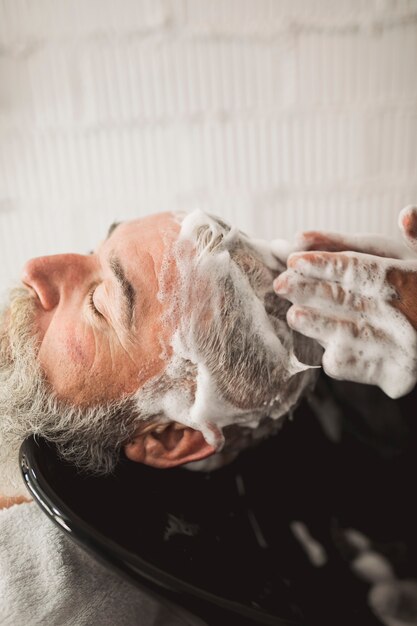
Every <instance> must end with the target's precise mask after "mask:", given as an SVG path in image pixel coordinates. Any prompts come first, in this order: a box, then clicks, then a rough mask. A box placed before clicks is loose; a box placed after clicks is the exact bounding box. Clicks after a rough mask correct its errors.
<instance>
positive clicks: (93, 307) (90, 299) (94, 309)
mask: <svg viewBox="0 0 417 626" xmlns="http://www.w3.org/2000/svg"><path fill="white" fill-rule="evenodd" d="M96 288H97V285H94V287H93V288H92V289H90V291H89V294H88V308H89V309H90V311H92V312H93V313H94V315H95V316H96V317H104V316H103V315H102V314H101V313H100V311H99V310H98V308H97V307H96V305H95V304H94V292H95V290H96Z"/></svg>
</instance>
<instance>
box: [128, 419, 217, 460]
mask: <svg viewBox="0 0 417 626" xmlns="http://www.w3.org/2000/svg"><path fill="white" fill-rule="evenodd" d="M124 452H125V454H126V456H127V458H128V459H130V460H131V461H136V462H137V463H144V464H145V465H150V466H152V467H157V468H160V469H165V468H167V467H175V466H177V465H183V464H184V463H191V462H192V461H201V460H202V459H205V458H207V457H208V456H210V455H212V454H214V453H215V452H216V448H214V446H211V445H210V444H208V443H207V442H206V440H205V439H204V437H203V435H202V433H201V432H200V431H199V430H194V428H190V427H189V426H185V425H184V424H179V423H178V422H168V423H167V424H153V425H149V427H145V428H143V429H140V430H139V431H138V432H137V433H136V434H135V436H134V438H133V440H132V441H129V442H128V443H127V444H125V446H124Z"/></svg>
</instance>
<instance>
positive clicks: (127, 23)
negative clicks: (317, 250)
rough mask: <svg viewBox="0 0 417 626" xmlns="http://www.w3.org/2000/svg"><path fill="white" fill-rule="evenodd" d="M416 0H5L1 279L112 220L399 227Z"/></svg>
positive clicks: (84, 239) (412, 197)
mask: <svg viewBox="0 0 417 626" xmlns="http://www.w3.org/2000/svg"><path fill="white" fill-rule="evenodd" d="M416 66H417V0H337V1H336V2H335V1H334V0H0V281H1V282H0V285H1V287H2V288H4V286H6V285H7V284H9V283H10V281H11V279H12V278H13V277H15V276H17V275H18V270H19V268H20V267H21V265H22V264H23V262H24V261H25V260H26V259H27V258H29V257H30V256H35V255H39V254H44V253H54V252H60V251H64V250H66V251H80V252H83V251H86V250H88V249H90V248H91V247H92V246H93V245H94V244H95V243H96V242H97V240H98V239H99V238H100V237H101V236H102V234H103V233H104V231H105V229H106V227H107V225H108V224H109V223H110V222H111V221H113V220H114V219H123V218H130V217H133V216H140V215H143V214H146V213H149V212H156V211H160V210H167V209H177V208H186V209H189V208H194V207H196V206H200V207H202V208H204V209H207V210H210V211H212V212H215V213H217V214H220V215H223V216H224V217H226V218H228V219H230V220H232V221H233V222H235V223H237V224H238V225H239V226H240V227H241V228H243V229H245V230H247V231H251V232H253V233H256V234H258V235H259V236H264V237H291V236H292V235H293V233H294V232H295V231H296V230H300V229H303V228H313V227H317V228H326V229H338V230H347V231H358V230H362V231H363V230H368V231H376V232H384V233H388V234H393V233H394V232H395V224H396V215H397V212H398V210H399V209H400V208H401V207H402V206H404V205H405V204H408V203H411V202H417V71H416Z"/></svg>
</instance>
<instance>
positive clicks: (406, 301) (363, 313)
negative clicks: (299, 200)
mask: <svg viewBox="0 0 417 626" xmlns="http://www.w3.org/2000/svg"><path fill="white" fill-rule="evenodd" d="M399 227H400V230H401V233H402V236H403V239H404V241H405V244H406V245H402V244H400V243H397V242H395V241H394V240H389V239H384V238H382V237H379V236H376V237H373V238H372V240H370V239H369V237H365V236H364V237H362V236H354V237H348V236H346V237H345V236H343V235H338V234H333V233H324V232H307V233H304V234H303V235H301V236H300V237H299V238H298V241H297V243H296V246H295V247H294V248H295V249H296V250H298V251H299V250H302V251H301V252H295V253H293V254H291V255H290V256H289V257H288V269H287V271H286V272H284V273H283V274H281V275H280V276H279V277H278V278H277V279H276V281H275V283H274V288H275V291H276V292H277V293H278V294H279V295H280V296H282V297H285V298H287V299H288V300H289V301H290V302H292V303H293V306H292V307H291V308H290V309H289V311H288V314H287V320H288V323H289V325H290V326H291V327H292V328H293V329H294V330H297V331H298V332H300V333H302V334H304V335H306V336H308V337H312V338H314V339H316V340H317V341H318V342H319V343H320V344H321V345H322V346H323V347H324V348H325V352H324V355H323V368H324V370H325V371H326V373H327V374H329V375H330V376H332V377H334V378H338V379H344V380H350V381H353V382H364V372H365V365H366V374H367V375H369V376H370V379H369V380H368V381H367V382H371V383H372V384H375V385H379V386H380V387H381V388H382V389H383V390H384V391H385V392H386V393H388V395H391V396H392V397H394V396H395V397H398V395H404V394H405V393H408V391H410V390H411V389H412V388H413V387H414V385H415V383H416V382H417V332H416V331H417V208H416V207H407V208H405V209H403V211H402V212H401V213H400V217H399ZM346 251H349V252H346ZM375 271H376V272H375ZM375 273H376V274H378V278H377V279H375ZM364 276H365V277H366V278H365V280H364ZM393 308H394V309H396V310H397V311H399V312H400V319H402V320H404V321H407V322H408V324H405V325H403V328H405V332H402V330H401V321H397V322H396V323H394V324H393V325H391V328H390V329H387V328H386V325H385V326H384V324H383V323H382V321H384V320H386V319H387V318H388V316H390V317H392V311H393ZM407 327H408V330H407ZM363 338H365V339H366V340H367V341H368V343H369V342H371V343H372V356H371V357H370V359H368V362H367V363H365V362H364V354H363V350H362V348H363V345H362V342H361V340H362V339H363ZM388 354H390V355H391V357H392V358H390V359H387V355H388ZM398 363H402V364H403V367H404V384H403V386H402V388H401V389H400V391H399V392H398V390H395V389H394V388H393V387H390V383H389V379H390V374H391V373H392V374H395V373H396V372H391V371H390V368H392V367H394V368H397V367H398ZM387 380H388V383H387V382H386V381H387Z"/></svg>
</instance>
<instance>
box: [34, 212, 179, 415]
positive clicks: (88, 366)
mask: <svg viewBox="0 0 417 626" xmlns="http://www.w3.org/2000/svg"><path fill="white" fill-rule="evenodd" d="M178 231H179V226H178V224H176V222H175V221H174V219H173V216H172V215H171V214H170V213H161V214H159V215H153V216H149V217H146V218H144V219H138V220H134V221H132V222H125V223H122V224H119V225H118V226H117V227H116V228H115V229H114V231H113V232H112V233H111V235H110V236H109V237H108V238H107V239H106V240H105V241H104V242H103V243H101V244H100V245H99V246H98V248H97V249H96V250H95V251H94V252H93V253H92V254H90V255H78V254H60V255H54V256H47V257H39V258H35V259H32V260H31V261H29V262H28V263H27V264H26V265H25V267H24V270H23V276H22V280H23V283H24V284H25V285H26V286H27V287H28V288H30V289H31V290H32V292H33V294H34V297H35V302H36V309H37V310H36V323H35V332H36V334H37V337H38V340H39V353H38V360H39V362H40V364H41V366H42V369H43V371H44V372H45V374H46V377H47V379H48V381H49V382H50V384H51V385H52V387H53V388H54V390H55V392H56V393H57V395H58V396H59V397H61V398H63V399H71V402H73V403H74V404H80V405H87V404H90V403H93V402H95V401H102V400H103V399H106V400H112V399H114V398H118V397H120V396H122V395H123V394H128V393H131V392H133V391H135V390H136V389H138V387H140V386H142V385H143V384H144V383H145V382H146V381H147V380H148V379H150V378H151V377H152V376H155V375H156V374H158V373H159V372H160V371H162V369H163V368H164V365H165V363H164V362H163V361H162V359H161V358H160V353H161V345H160V339H159V338H160V336H163V335H164V332H165V331H164V330H163V329H162V327H161V319H160V317H161V314H162V307H161V303H160V302H159V300H158V298H157V293H158V289H159V285H158V279H157V276H158V274H159V272H160V269H161V264H162V262H163V258H164V253H165V249H166V246H167V245H169V243H170V242H172V241H174V240H175V239H176V237H177V235H178ZM115 258H117V259H118V261H119V262H120V267H122V268H123V272H124V275H125V277H126V279H127V280H128V281H129V282H130V284H131V287H132V288H133V290H134V291H135V306H134V313H133V316H132V323H131V325H130V324H129V320H128V317H129V316H128V315H127V313H126V311H125V308H126V303H125V300H126V298H125V296H124V295H123V289H122V287H121V285H120V281H118V280H117V278H116V276H115V273H114V271H113V270H112V269H111V267H112V260H114V259H115ZM90 296H91V299H92V302H93V304H94V307H95V308H96V309H97V312H94V310H93V309H92V308H91V303H90Z"/></svg>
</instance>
